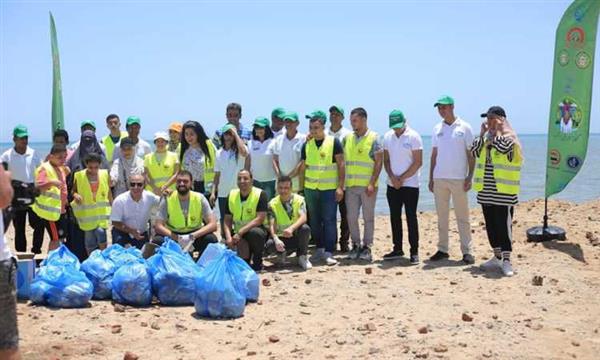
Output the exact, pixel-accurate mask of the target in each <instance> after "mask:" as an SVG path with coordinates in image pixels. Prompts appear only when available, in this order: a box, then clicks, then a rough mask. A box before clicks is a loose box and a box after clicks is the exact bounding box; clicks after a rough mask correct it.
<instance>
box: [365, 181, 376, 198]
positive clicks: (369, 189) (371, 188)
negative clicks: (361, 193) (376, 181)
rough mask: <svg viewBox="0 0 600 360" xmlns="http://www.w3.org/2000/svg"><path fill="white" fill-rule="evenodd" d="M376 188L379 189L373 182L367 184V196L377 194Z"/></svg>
mask: <svg viewBox="0 0 600 360" xmlns="http://www.w3.org/2000/svg"><path fill="white" fill-rule="evenodd" d="M376 189H377V188H376V187H375V186H373V184H369V185H367V191H366V193H367V196H368V197H371V196H373V195H374V194H375V190H376Z"/></svg>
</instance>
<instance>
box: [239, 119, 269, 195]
mask: <svg viewBox="0 0 600 360" xmlns="http://www.w3.org/2000/svg"><path fill="white" fill-rule="evenodd" d="M274 140H275V139H274V136H273V131H272V130H271V128H270V127H269V120H268V119H267V118H265V117H258V118H256V120H254V128H253V129H252V140H250V142H249V143H248V148H249V152H250V156H249V157H248V160H247V161H248V162H249V165H246V168H247V169H248V168H249V169H250V171H251V172H252V176H253V178H254V183H253V185H254V186H256V187H257V188H259V189H262V190H264V191H265V193H266V194H267V198H268V200H271V199H272V198H273V197H274V196H275V180H276V179H277V174H276V173H275V164H274V163H273V145H274V142H273V141H274Z"/></svg>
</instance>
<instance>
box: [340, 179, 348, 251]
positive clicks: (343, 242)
mask: <svg viewBox="0 0 600 360" xmlns="http://www.w3.org/2000/svg"><path fill="white" fill-rule="evenodd" d="M345 197H346V192H345V191H344V199H342V201H340V202H339V203H338V209H339V211H340V237H339V243H340V247H342V246H345V247H348V239H350V229H349V228H348V218H347V216H346V199H345Z"/></svg>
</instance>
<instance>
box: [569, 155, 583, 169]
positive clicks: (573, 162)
mask: <svg viewBox="0 0 600 360" xmlns="http://www.w3.org/2000/svg"><path fill="white" fill-rule="evenodd" d="M581 163H582V161H581V158H580V157H579V156H575V155H571V156H569V157H568V158H567V166H568V167H570V168H571V169H573V170H575V169H578V168H579V167H580V166H581Z"/></svg>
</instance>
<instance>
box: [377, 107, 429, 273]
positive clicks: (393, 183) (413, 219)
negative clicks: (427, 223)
mask: <svg viewBox="0 0 600 360" xmlns="http://www.w3.org/2000/svg"><path fill="white" fill-rule="evenodd" d="M389 127H390V130H389V131H388V132H387V133H386V134H385V136H384V137H383V165H384V168H385V171H386V173H387V178H388V179H387V191H386V197H387V201H388V205H389V207H390V225H391V226H392V242H393V244H394V248H393V250H392V251H391V252H390V253H388V254H385V255H383V260H395V259H399V258H401V257H403V256H404V251H403V250H402V208H404V212H405V214H406V224H407V226H408V242H409V244H410V263H411V264H412V265H416V264H418V263H419V222H418V219H417V205H418V202H419V176H420V169H421V166H422V164H423V140H422V139H421V135H419V133H417V132H416V131H415V130H413V129H412V128H411V127H410V126H408V124H407V123H406V118H405V117H404V114H403V113H402V111H400V110H393V111H392V112H391V113H390V116H389Z"/></svg>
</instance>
